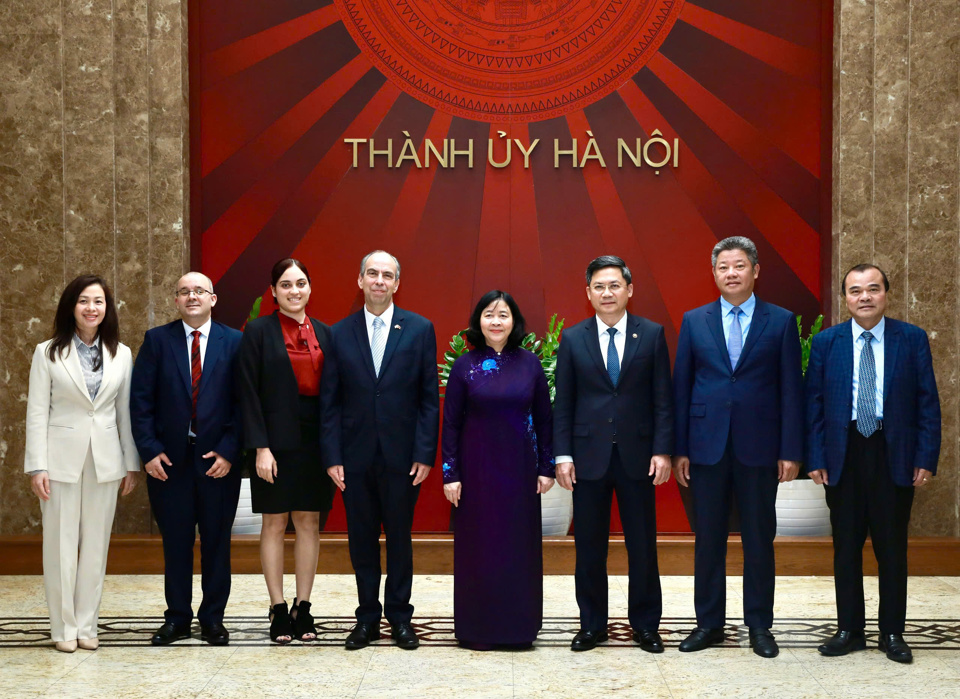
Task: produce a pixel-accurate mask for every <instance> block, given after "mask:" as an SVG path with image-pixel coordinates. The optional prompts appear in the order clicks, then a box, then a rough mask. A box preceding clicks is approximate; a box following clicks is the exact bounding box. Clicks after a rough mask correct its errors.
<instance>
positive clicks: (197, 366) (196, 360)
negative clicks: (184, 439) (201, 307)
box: [190, 330, 202, 434]
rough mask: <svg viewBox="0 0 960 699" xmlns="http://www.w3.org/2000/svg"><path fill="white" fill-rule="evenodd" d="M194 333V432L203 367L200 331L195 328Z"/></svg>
mask: <svg viewBox="0 0 960 699" xmlns="http://www.w3.org/2000/svg"><path fill="white" fill-rule="evenodd" d="M190 334H191V335H193V346H192V347H191V348H190V375H191V377H192V387H193V410H192V411H191V413H190V426H191V428H192V429H193V433H194V434H196V433H197V429H196V428H197V394H198V393H200V374H201V373H202V369H201V367H200V331H199V330H194V331H193V332H192V333H190Z"/></svg>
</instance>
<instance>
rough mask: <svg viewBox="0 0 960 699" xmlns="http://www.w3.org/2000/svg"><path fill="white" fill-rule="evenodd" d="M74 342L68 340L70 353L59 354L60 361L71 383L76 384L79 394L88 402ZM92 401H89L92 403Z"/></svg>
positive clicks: (71, 339)
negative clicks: (71, 380)
mask: <svg viewBox="0 0 960 699" xmlns="http://www.w3.org/2000/svg"><path fill="white" fill-rule="evenodd" d="M73 342H74V340H73V338H72V337H71V338H70V352H69V353H67V354H66V355H64V354H63V353H61V354H60V361H61V362H62V363H63V368H64V369H66V370H67V373H68V374H70V378H71V379H73V382H74V383H75V384H77V388H78V389H80V393H82V394H83V395H84V396H86V398H87V400H90V392H89V391H88V390H87V382H86V381H84V380H83V367H82V366H80V353H79V352H78V351H77V348H76V346H75V345H74V344H73ZM92 402H93V401H91V403H92Z"/></svg>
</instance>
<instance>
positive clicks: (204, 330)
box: [180, 318, 213, 371]
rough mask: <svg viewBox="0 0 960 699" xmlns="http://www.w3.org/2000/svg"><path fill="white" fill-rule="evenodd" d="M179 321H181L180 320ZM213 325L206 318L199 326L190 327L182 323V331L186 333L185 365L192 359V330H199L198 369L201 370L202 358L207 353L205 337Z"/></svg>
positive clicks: (208, 334) (207, 336)
mask: <svg viewBox="0 0 960 699" xmlns="http://www.w3.org/2000/svg"><path fill="white" fill-rule="evenodd" d="M180 322H181V323H182V322H183V321H180ZM212 326H213V321H212V320H211V319H209V318H208V319H207V322H206V323H204V324H203V325H201V326H200V327H199V328H191V327H190V326H189V325H187V324H186V323H183V331H184V332H185V333H186V334H187V366H190V362H191V361H193V331H194V330H199V331H200V371H203V359H204V357H206V355H207V339H208V338H209V337H210V328H211V327H212Z"/></svg>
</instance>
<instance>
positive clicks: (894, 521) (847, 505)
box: [826, 422, 913, 633]
mask: <svg viewBox="0 0 960 699" xmlns="http://www.w3.org/2000/svg"><path fill="white" fill-rule="evenodd" d="M856 424H857V423H856V422H851V423H850V430H849V434H848V436H847V455H846V460H845V461H844V464H843V471H842V472H841V474H840V478H839V482H838V483H836V484H831V485H829V486H827V488H826V491H827V504H828V505H829V506H830V524H831V525H833V574H834V581H835V585H836V590H837V624H838V625H839V627H840V629H841V630H842V631H862V630H863V628H864V626H865V625H866V618H865V612H864V603H863V544H864V542H865V541H866V538H867V532H868V531H869V532H870V539H871V541H872V542H873V553H874V555H875V556H876V557H877V566H878V568H879V573H880V613H879V617H880V619H879V621H880V624H879V626H880V632H881V633H903V627H904V624H905V622H906V617H907V525H908V524H909V522H910V509H911V507H912V506H913V487H912V486H907V487H903V486H898V485H896V484H894V482H893V479H892V478H891V477H890V468H889V466H888V465H887V445H886V441H885V438H884V434H883V430H882V429H881V430H877V431H876V432H874V433H873V434H872V435H870V436H869V437H864V436H863V435H861V434H860V433H859V432H857V427H856Z"/></svg>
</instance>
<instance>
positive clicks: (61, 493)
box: [40, 448, 120, 641]
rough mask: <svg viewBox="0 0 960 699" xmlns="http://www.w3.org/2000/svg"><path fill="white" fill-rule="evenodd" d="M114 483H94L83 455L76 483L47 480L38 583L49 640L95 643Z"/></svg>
mask: <svg viewBox="0 0 960 699" xmlns="http://www.w3.org/2000/svg"><path fill="white" fill-rule="evenodd" d="M119 489H120V481H109V482H107V483H98V482H97V470H96V468H95V467H94V464H93V453H92V452H91V451H90V450H89V448H88V450H87V458H86V460H85V461H84V462H83V474H82V475H81V476H80V481H79V482H78V483H63V482H61V481H54V480H51V481H50V499H49V500H47V501H43V500H41V501H40V509H41V510H42V513H43V582H44V586H45V587H46V591H47V607H48V608H49V609H50V636H51V637H52V638H53V640H54V641H73V640H75V639H78V638H96V637H97V621H98V618H99V614H100V597H101V595H102V594H103V576H104V575H105V573H106V571H107V550H108V549H109V547H110V530H111V528H112V527H113V515H114V512H115V511H116V508H117V493H118V491H119Z"/></svg>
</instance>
